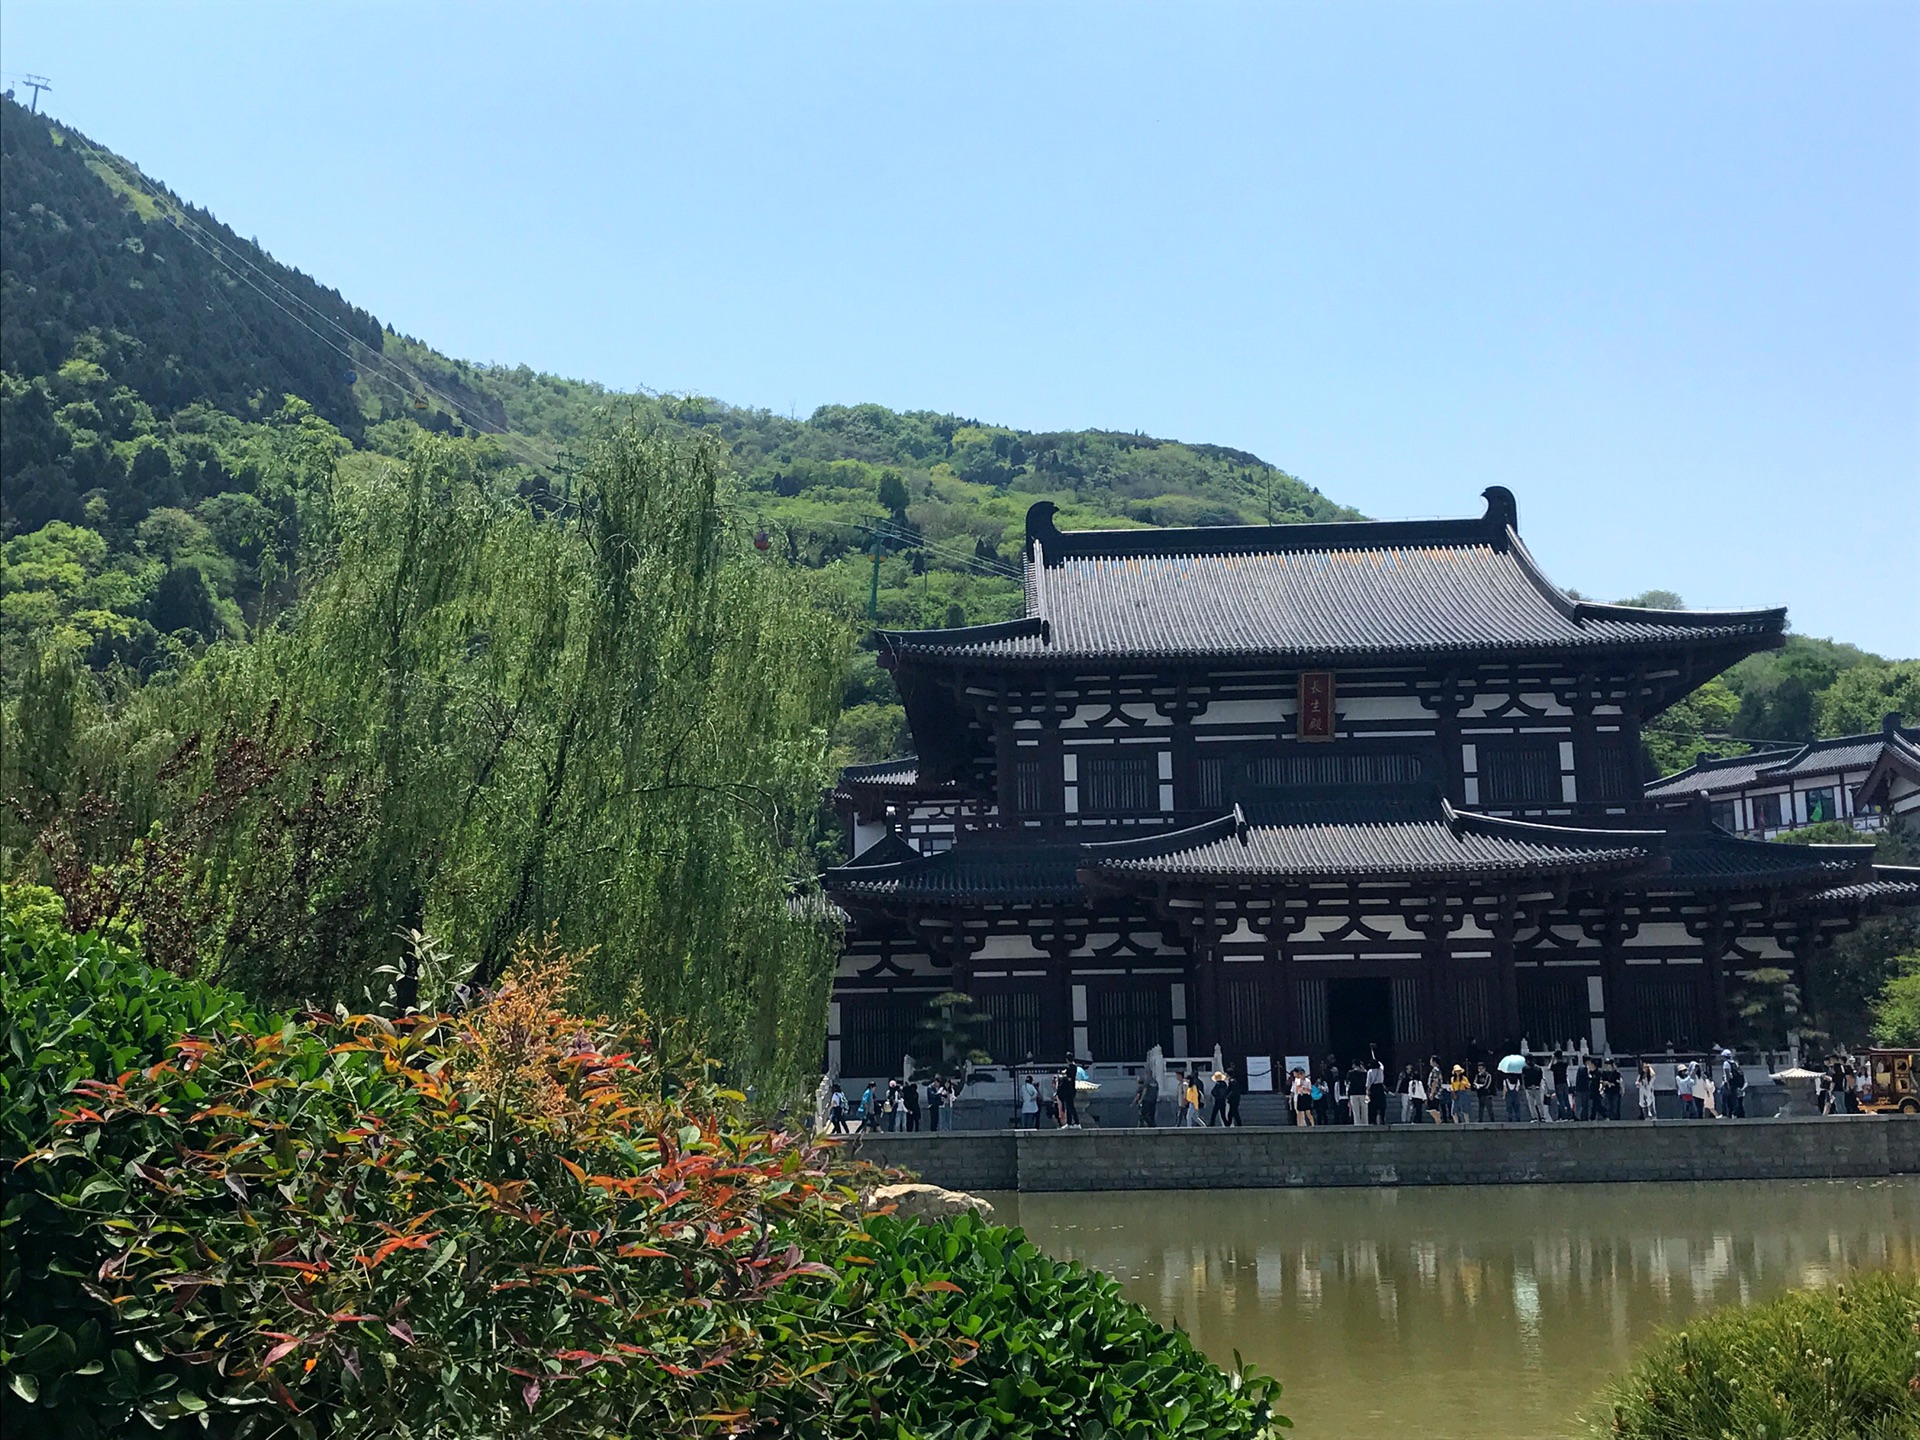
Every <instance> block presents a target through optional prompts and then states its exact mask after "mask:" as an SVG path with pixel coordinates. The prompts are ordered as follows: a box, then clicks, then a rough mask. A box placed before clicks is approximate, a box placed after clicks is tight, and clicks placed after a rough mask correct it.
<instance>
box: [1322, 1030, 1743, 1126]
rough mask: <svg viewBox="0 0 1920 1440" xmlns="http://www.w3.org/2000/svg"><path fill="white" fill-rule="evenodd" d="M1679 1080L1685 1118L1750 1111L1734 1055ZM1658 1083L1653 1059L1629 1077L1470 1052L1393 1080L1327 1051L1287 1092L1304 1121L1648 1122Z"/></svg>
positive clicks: (1584, 1066) (1599, 1061) (1609, 1068)
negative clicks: (1496, 1057)
mask: <svg viewBox="0 0 1920 1440" xmlns="http://www.w3.org/2000/svg"><path fill="white" fill-rule="evenodd" d="M1674 1078H1675V1088H1676V1090H1677V1092H1678V1094H1679V1098H1680V1110H1681V1115H1682V1117H1683V1118H1685V1119H1692V1120H1699V1119H1706V1118H1710V1117H1719V1116H1728V1117H1740V1116H1744V1115H1745V1114H1746V1085H1747V1080H1746V1072H1745V1071H1744V1070H1743V1069H1742V1068H1741V1066H1740V1064H1739V1062H1738V1061H1737V1060H1735V1059H1734V1056H1733V1052H1732V1051H1730V1050H1716V1051H1714V1052H1713V1053H1712V1056H1711V1058H1710V1059H1705V1060H1693V1061H1682V1062H1680V1063H1679V1064H1678V1065H1677V1066H1676V1073H1675V1077H1674ZM1655 1084H1656V1076H1655V1072H1654V1068H1653V1066H1652V1064H1651V1063H1649V1062H1647V1061H1641V1062H1639V1064H1638V1065H1637V1066H1636V1067H1634V1068H1633V1070H1632V1071H1631V1072H1628V1071H1623V1070H1622V1069H1621V1068H1620V1066H1619V1065H1618V1064H1617V1063H1616V1062H1615V1061H1614V1059H1613V1057H1612V1056H1597V1055H1579V1054H1569V1053H1568V1052H1566V1051H1564V1050H1555V1051H1554V1052H1553V1053H1552V1054H1551V1055H1546V1054H1515V1055H1508V1056H1506V1057H1504V1058H1502V1059H1500V1060H1498V1061H1493V1060H1491V1059H1489V1058H1488V1057H1486V1056H1484V1055H1482V1054H1480V1053H1479V1052H1478V1050H1477V1048H1470V1050H1469V1053H1468V1054H1467V1055H1466V1056H1464V1057H1463V1058H1462V1059H1461V1060H1460V1061H1458V1062H1455V1063H1452V1064H1443V1063H1442V1061H1441V1059H1440V1057H1439V1056H1437V1055H1435V1056H1430V1057H1428V1060H1427V1063H1426V1064H1425V1065H1424V1066H1419V1065H1404V1066H1402V1067H1401V1068H1400V1071H1399V1073H1398V1074H1397V1075H1395V1074H1392V1073H1390V1072H1389V1069H1388V1067H1387V1066H1386V1065H1385V1064H1383V1063H1382V1061H1381V1059H1380V1056H1379V1053H1378V1052H1377V1051H1369V1053H1368V1055H1367V1057H1366V1058H1365V1059H1360V1058H1357V1057H1356V1058H1354V1059H1352V1060H1349V1061H1347V1062H1346V1063H1345V1064H1342V1063H1341V1062H1340V1061H1339V1060H1338V1059H1336V1058H1335V1057H1334V1056H1331V1055H1329V1056H1328V1057H1327V1058H1326V1060H1325V1061H1324V1062H1322V1064H1320V1065H1319V1066H1317V1067H1315V1068H1314V1069H1313V1070H1312V1071H1309V1070H1308V1069H1307V1067H1305V1066H1296V1067H1295V1068H1294V1069H1293V1070H1292V1071H1291V1072H1290V1073H1289V1074H1288V1076H1287V1077H1286V1085H1285V1089H1286V1093H1287V1097H1288V1110H1289V1112H1290V1113H1291V1116H1292V1119H1293V1122H1294V1123H1295V1124H1298V1125H1395V1124H1399V1125H1409V1124H1421V1123H1428V1124H1436V1125H1472V1124H1480V1125H1487V1124H1493V1123H1496V1122H1505V1123H1508V1124H1522V1123H1528V1122H1533V1123H1540V1124H1544V1123H1547V1122H1550V1121H1556V1120H1572V1121H1605V1120H1623V1119H1639V1120H1652V1119H1653V1118H1655V1113H1656V1097H1655Z"/></svg>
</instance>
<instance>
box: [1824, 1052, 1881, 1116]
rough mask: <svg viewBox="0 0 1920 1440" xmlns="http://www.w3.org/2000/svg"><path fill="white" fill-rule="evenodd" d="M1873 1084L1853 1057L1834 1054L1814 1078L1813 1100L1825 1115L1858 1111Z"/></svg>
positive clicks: (1850, 1113)
mask: <svg viewBox="0 0 1920 1440" xmlns="http://www.w3.org/2000/svg"><path fill="white" fill-rule="evenodd" d="M1870 1088H1871V1082H1870V1080H1869V1079H1868V1078H1867V1077H1866V1076H1863V1075H1862V1074H1861V1073H1860V1071H1859V1068H1858V1067H1857V1066H1856V1065H1855V1064H1854V1062H1853V1061H1852V1060H1848V1059H1840V1058H1835V1059H1832V1060H1829V1061H1828V1062H1827V1063H1826V1066H1825V1068H1823V1069H1822V1070H1821V1071H1820V1078H1819V1079H1818V1080H1816V1081H1815V1082H1814V1085H1813V1099H1814V1104H1815V1106H1816V1107H1817V1108H1818V1109H1819V1111H1820V1113H1821V1114H1822V1115H1858V1114H1860V1111H1861V1101H1862V1100H1863V1099H1864V1098H1865V1097H1866V1095H1867V1093H1868V1091H1869V1089H1870Z"/></svg>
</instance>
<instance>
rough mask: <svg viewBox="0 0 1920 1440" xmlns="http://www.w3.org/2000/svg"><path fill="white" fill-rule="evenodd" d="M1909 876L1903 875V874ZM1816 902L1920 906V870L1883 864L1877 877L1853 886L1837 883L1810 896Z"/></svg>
mask: <svg viewBox="0 0 1920 1440" xmlns="http://www.w3.org/2000/svg"><path fill="white" fill-rule="evenodd" d="M1903 876H1904V877H1910V878H1901V877H1903ZM1808 898H1809V899H1810V900H1812V901H1814V902H1815V903H1816V904H1819V903H1829V904H1837V905H1845V904H1858V903H1860V902H1861V901H1866V902H1869V903H1871V904H1872V905H1873V906H1874V907H1875V908H1876V909H1899V908H1904V907H1906V906H1909V905H1920V871H1916V870H1906V871H1895V870H1893V869H1892V868H1891V867H1888V866H1881V867H1878V868H1877V869H1875V871H1874V878H1873V879H1871V880H1863V881H1860V882H1859V883H1857V884H1853V885H1834V886H1831V887H1830V888H1828V889H1825V890H1821V891H1817V892H1816V893H1814V894H1813V895H1811V896H1809V897H1808Z"/></svg>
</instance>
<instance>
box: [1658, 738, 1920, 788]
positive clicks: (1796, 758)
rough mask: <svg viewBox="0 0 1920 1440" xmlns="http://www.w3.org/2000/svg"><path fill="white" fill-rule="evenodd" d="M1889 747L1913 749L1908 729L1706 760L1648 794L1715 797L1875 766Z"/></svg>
mask: <svg viewBox="0 0 1920 1440" xmlns="http://www.w3.org/2000/svg"><path fill="white" fill-rule="evenodd" d="M1889 745H1892V746H1894V747H1896V748H1897V749H1900V750H1903V751H1905V750H1910V749H1911V748H1912V742H1911V741H1910V740H1909V739H1908V736H1907V733H1906V732H1902V731H1897V730H1896V731H1893V732H1891V733H1888V732H1885V731H1876V732H1875V733H1873V734H1871V735H1842V736H1838V737H1837V738H1835V739H1831V740H1815V741H1813V742H1812V743H1811V744H1808V745H1801V746H1799V747H1797V748H1792V749H1785V748H1783V749H1774V750H1762V751H1759V752H1757V753H1755V754H1752V755H1736V756H1731V757H1728V758H1725V759H1719V760H1705V761H1701V762H1699V763H1697V764H1694V765H1689V766H1688V767H1687V768H1686V769H1685V770H1679V771H1675V772H1674V773H1673V774H1671V775H1667V776H1664V777H1662V778H1661V779H1659V780H1656V781H1654V782H1653V783H1652V784H1651V785H1649V786H1647V791H1646V793H1647V796H1648V798H1649V799H1658V798H1660V797H1662V796H1669V795H1691V794H1693V793H1694V792H1695V791H1698V790H1704V791H1706V792H1707V793H1708V794H1709V795H1724V794H1727V793H1729V792H1732V791H1737V790H1745V789H1747V788H1748V787H1750V786H1755V785H1767V784H1771V783H1774V782H1778V783H1780V784H1787V783H1789V782H1791V781H1793V780H1795V779H1800V778H1804V777H1805V776H1808V775H1827V774H1838V773H1839V772H1840V771H1842V770H1853V771H1858V770H1870V769H1872V768H1873V766H1874V764H1875V762H1876V761H1878V760H1879V759H1880V756H1881V754H1882V753H1883V752H1885V750H1886V749H1887V747H1888V746H1889Z"/></svg>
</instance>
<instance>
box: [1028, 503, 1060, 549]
mask: <svg viewBox="0 0 1920 1440" xmlns="http://www.w3.org/2000/svg"><path fill="white" fill-rule="evenodd" d="M1059 513H1060V507H1059V506H1058V505H1056V504H1054V503H1053V501H1051V500H1036V501H1034V502H1033V504H1031V505H1029V506H1028V507H1027V549H1028V550H1029V551H1032V550H1033V549H1034V548H1035V547H1036V546H1039V545H1043V544H1046V543H1048V542H1050V541H1054V540H1058V539H1059V538H1060V527H1059V526H1058V525H1056V524H1054V523H1053V517H1054V516H1055V515H1057V514H1059Z"/></svg>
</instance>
